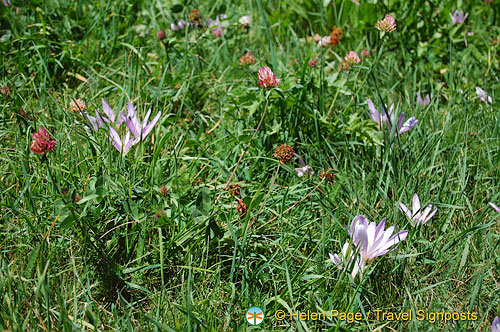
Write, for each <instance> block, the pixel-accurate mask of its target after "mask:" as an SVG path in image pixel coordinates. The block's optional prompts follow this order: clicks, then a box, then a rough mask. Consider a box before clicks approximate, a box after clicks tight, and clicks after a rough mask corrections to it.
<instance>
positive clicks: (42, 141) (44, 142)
mask: <svg viewBox="0 0 500 332" xmlns="http://www.w3.org/2000/svg"><path fill="white" fill-rule="evenodd" d="M31 136H32V137H33V140H32V141H31V146H30V149H31V151H33V152H34V153H36V154H41V155H43V154H45V152H48V151H54V149H55V148H56V144H57V141H55V140H53V139H52V138H51V137H50V135H49V133H48V132H47V130H46V129H45V128H43V127H40V128H38V132H36V133H34V134H31Z"/></svg>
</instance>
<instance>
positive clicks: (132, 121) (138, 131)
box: [109, 103, 161, 154]
mask: <svg viewBox="0 0 500 332" xmlns="http://www.w3.org/2000/svg"><path fill="white" fill-rule="evenodd" d="M150 114H151V109H149V110H148V112H147V113H146V116H145V118H144V121H143V122H142V124H141V121H140V120H139V117H138V116H137V113H136V112H135V107H134V105H132V104H131V103H129V104H128V114H127V117H126V124H127V127H128V129H129V131H127V132H126V133H125V137H124V138H123V140H122V139H121V138H120V135H118V132H117V131H116V130H115V128H113V127H111V126H110V127H109V134H110V140H111V141H112V143H113V146H114V147H115V148H116V149H117V150H118V151H120V152H121V153H123V154H125V153H127V152H128V151H129V150H130V148H131V147H132V146H134V145H135V144H137V143H139V142H141V141H143V140H144V139H145V138H146V137H147V136H148V134H149V133H150V132H151V130H152V129H153V127H154V125H155V124H156V122H158V119H159V118H160V116H161V112H158V113H157V114H156V116H155V117H154V119H153V120H152V121H151V122H149V123H148V120H149V116H150ZM131 133H132V135H133V137H130V134H131Z"/></svg>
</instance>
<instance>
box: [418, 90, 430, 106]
mask: <svg viewBox="0 0 500 332" xmlns="http://www.w3.org/2000/svg"><path fill="white" fill-rule="evenodd" d="M430 103H431V95H430V94H426V95H425V98H424V99H422V96H421V95H420V92H417V104H419V105H422V106H427V105H429V104H430Z"/></svg>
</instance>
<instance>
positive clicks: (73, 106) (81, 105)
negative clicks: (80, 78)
mask: <svg viewBox="0 0 500 332" xmlns="http://www.w3.org/2000/svg"><path fill="white" fill-rule="evenodd" d="M85 108H86V106H85V102H84V101H83V100H81V99H79V98H77V99H74V100H71V102H70V103H69V110H70V111H71V112H74V113H79V112H81V111H84V110H85Z"/></svg>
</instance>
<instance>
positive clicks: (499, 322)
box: [491, 316, 500, 332]
mask: <svg viewBox="0 0 500 332" xmlns="http://www.w3.org/2000/svg"><path fill="white" fill-rule="evenodd" d="M491 332H500V318H498V316H496V317H495V319H494V320H493V323H491Z"/></svg>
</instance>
